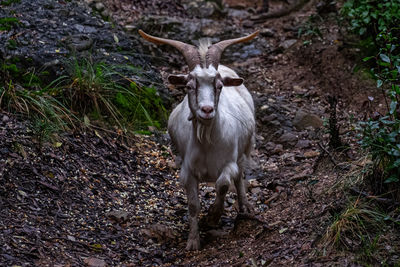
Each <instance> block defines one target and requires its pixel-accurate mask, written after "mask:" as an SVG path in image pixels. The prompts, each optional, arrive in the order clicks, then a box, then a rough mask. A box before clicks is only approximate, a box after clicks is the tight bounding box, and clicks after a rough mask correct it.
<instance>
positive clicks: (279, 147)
mask: <svg viewBox="0 0 400 267" xmlns="http://www.w3.org/2000/svg"><path fill="white" fill-rule="evenodd" d="M271 152H272V154H280V153H282V152H283V146H282V145H281V144H277V145H276V146H275V148H274V149H273V150H272V151H271Z"/></svg>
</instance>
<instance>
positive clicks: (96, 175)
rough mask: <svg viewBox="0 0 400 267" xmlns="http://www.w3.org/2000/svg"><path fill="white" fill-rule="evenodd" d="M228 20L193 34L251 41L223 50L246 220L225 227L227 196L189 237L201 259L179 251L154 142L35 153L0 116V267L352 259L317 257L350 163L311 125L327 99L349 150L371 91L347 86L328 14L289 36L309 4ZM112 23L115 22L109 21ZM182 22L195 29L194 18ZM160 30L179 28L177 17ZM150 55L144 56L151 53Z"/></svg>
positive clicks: (344, 52) (65, 143)
mask: <svg viewBox="0 0 400 267" xmlns="http://www.w3.org/2000/svg"><path fill="white" fill-rule="evenodd" d="M108 2H110V3H113V4H114V6H112V8H114V12H117V11H118V10H119V11H120V10H122V9H121V8H119V7H118V6H117V4H121V3H123V1H121V3H120V2H119V1H108ZM139 2H140V1H139ZM140 3H142V2H140ZM143 3H144V2H143ZM154 3H161V2H158V1H154ZM273 4H274V3H273ZM275 4H277V5H279V6H280V5H281V3H279V2H277V3H275ZM143 5H145V4H143ZM163 5H165V6H164V8H165V9H166V10H167V9H171V8H172V9H173V8H176V6H175V4H171V3H170V2H168V1H165V3H163ZM147 7H150V9H151V6H147ZM112 8H111V11H112V10H113V9H112ZM125 8H127V7H125ZM128 8H129V7H128ZM273 8H274V7H273V6H272V9H273ZM182 10H183V9H181V7H180V8H179V9H178V10H176V14H177V15H178V16H182V17H183V18H184V19H187V17H186V16H188V15H187V14H186V13H185V11H182ZM231 12H233V13H230V15H229V14H228V15H227V17H225V18H224V19H220V20H219V21H218V23H216V24H215V28H216V29H213V28H212V27H209V26H207V25H208V24H207V23H208V22H207V21H205V22H204V21H203V22H204V23H205V24H204V25H206V26H205V27H204V28H203V29H202V31H203V33H204V32H206V33H207V32H208V33H209V32H210V31H211V32H212V31H213V30H216V31H217V32H218V27H222V26H221V25H224V24H227V25H228V26H227V32H229V34H230V35H232V34H234V35H237V34H238V33H237V31H241V30H240V29H243V28H244V26H245V27H247V28H246V32H251V31H253V30H255V29H260V30H261V34H260V36H259V38H258V39H257V41H255V43H254V44H253V45H248V46H242V47H240V48H238V49H237V50H233V49H232V50H228V51H227V53H226V54H225V59H224V60H225V61H226V62H227V64H228V65H229V66H231V67H232V68H234V69H236V70H237V71H238V73H239V74H240V75H241V76H242V77H244V78H245V80H246V85H247V87H248V88H249V89H250V90H251V91H252V94H253V97H254V100H255V103H256V106H257V128H258V129H257V134H258V136H257V147H256V150H255V151H254V153H253V158H254V160H255V161H256V162H257V164H258V167H257V168H254V169H252V170H249V172H248V173H247V179H248V180H249V191H248V196H249V199H250V201H251V202H252V204H253V205H254V207H255V208H256V210H257V218H258V219H257V220H249V219H245V218H242V219H241V218H236V216H237V212H236V209H235V207H236V205H235V194H233V193H228V196H227V200H226V203H225V214H224V215H223V217H222V221H221V224H220V227H219V228H217V229H211V230H210V229H206V228H205V227H202V228H201V236H202V247H203V249H202V250H200V251H197V252H186V251H185V250H184V247H185V242H186V238H187V234H188V229H187V227H188V224H187V215H186V213H187V206H186V196H185V194H184V193H183V190H182V188H181V187H180V185H179V183H178V178H177V176H178V172H177V170H176V169H175V168H174V162H173V155H172V152H171V149H170V147H169V142H168V138H166V136H165V135H163V134H162V133H156V134H155V135H153V136H151V137H143V136H140V137H139V136H137V137H133V138H131V139H126V138H124V137H122V136H120V135H118V133H114V134H109V135H103V134H102V133H99V132H97V131H96V132H95V131H93V132H86V133H76V134H67V135H64V136H61V137H60V138H61V141H60V144H61V145H53V144H48V145H46V146H44V147H43V148H40V149H39V148H37V142H36V140H35V137H34V136H33V135H32V132H31V131H30V130H29V125H26V123H24V122H21V121H20V120H18V119H17V118H15V117H13V116H12V115H10V114H6V113H2V114H1V117H2V118H1V121H0V134H1V135H0V137H1V138H0V141H1V143H0V144H1V150H0V155H1V156H2V157H1V160H0V167H1V170H0V175H1V176H2V179H3V180H2V181H3V182H2V185H1V187H0V197H1V198H0V204H1V207H2V214H1V215H0V216H1V222H0V233H1V236H0V238H1V241H2V243H3V244H4V246H3V248H2V250H1V253H0V254H1V255H0V256H1V262H2V263H4V264H6V265H10V266H11V265H12V264H18V265H24V266H33V265H37V266H84V265H88V266H104V265H105V264H107V265H109V266H157V265H163V266H179V265H189V266H243V265H244V266H246V265H247V266H327V265H330V266H332V265H337V266H353V264H354V263H353V262H354V257H355V255H354V254H352V253H350V252H343V253H340V254H339V253H330V251H329V249H326V248H324V247H323V243H322V242H321V238H322V237H323V235H324V233H325V231H326V228H327V226H328V225H329V224H330V223H331V222H332V220H333V215H334V214H335V213H337V211H338V210H340V209H341V208H342V206H343V203H344V202H345V199H344V196H343V193H342V192H341V191H340V190H336V189H334V188H333V185H335V184H336V183H337V182H338V181H339V180H340V179H341V178H342V177H343V174H344V173H345V172H346V168H347V169H348V168H350V167H351V166H350V163H346V162H350V160H352V159H354V158H355V156H354V155H353V154H354V150H353V149H352V147H351V146H352V145H350V149H349V150H348V152H347V153H344V154H342V155H340V156H339V157H337V155H334V156H335V159H333V160H332V155H328V154H327V153H326V152H324V149H325V148H327V147H328V142H329V140H328V138H329V136H328V134H327V132H326V128H325V127H324V126H323V124H325V123H326V122H327V118H328V117H329V111H330V110H329V104H328V102H327V98H326V96H327V95H328V94H330V95H334V96H340V98H339V105H338V110H339V111H340V112H338V120H339V124H340V125H341V132H342V133H343V134H342V138H343V141H344V142H345V143H347V144H353V143H354V141H353V138H354V134H352V133H351V132H350V133H349V134H346V132H347V130H348V129H350V128H351V127H353V126H354V125H353V124H352V123H353V122H355V121H357V119H358V118H360V117H361V116H362V115H363V114H362V113H359V111H360V110H362V109H363V104H365V101H368V100H367V99H366V98H367V96H366V94H365V93H363V94H361V89H364V90H365V88H367V89H368V88H373V85H368V84H365V83H361V82H360V81H359V80H358V78H357V77H356V76H354V75H351V69H352V68H353V59H354V58H353V55H354V51H350V50H348V49H346V47H345V46H343V39H342V38H343V37H342V36H341V34H340V31H339V29H338V27H337V26H336V20H335V12H331V11H329V12H327V13H323V12H321V11H320V13H319V16H320V17H321V20H320V21H319V22H318V23H317V24H316V25H317V27H318V28H319V30H320V31H321V33H322V38H319V37H318V34H316V33H315V29H314V33H313V32H311V33H312V34H314V35H308V36H307V35H306V36H302V37H299V36H298V31H299V28H301V27H303V29H304V30H310V31H311V30H312V29H313V28H312V27H313V25H311V24H307V21H308V19H309V16H310V15H311V14H317V11H316V5H315V4H313V3H310V4H308V5H305V7H303V9H301V10H300V11H298V12H297V13H293V14H290V15H288V16H285V17H282V18H275V19H271V20H268V21H266V22H265V23H261V24H254V23H253V22H251V21H250V20H248V17H249V16H247V17H245V16H244V15H246V14H244V13H243V11H240V10H236V11H235V10H233V11H232V10H231ZM234 12H236V13H234ZM138 13H140V12H136V13H135V16H136V15H137V14H138ZM243 14H244V15H243ZM157 15H160V14H157ZM247 15H248V13H247ZM118 16H119V19H120V20H121V21H126V19H125V17H124V16H126V14H125V15H124V13H123V12H120V13H118ZM232 16H233V17H234V18H239V17H240V16H244V17H243V18H242V17H240V19H232ZM189 22H190V23H194V24H195V23H198V22H199V19H196V18H194V19H193V18H192V19H191V21H189ZM189 22H188V25H192V24H190V23H189ZM211 22H212V20H211ZM129 23H132V21H131V22H129ZM174 23H175V24H176V23H178V24H179V19H178V22H176V21H175V22H174ZM175 24H174V25H175ZM210 25H211V24H210ZM314 26H315V25H314ZM152 27H154V25H153V26H152ZM234 29H236V32H235V30H234ZM238 29H239V30H238ZM132 35H133V38H137V37H135V36H134V35H135V34H134V33H132ZM169 37H170V38H174V37H175V38H176V39H179V37H181V35H180V34H176V36H174V33H171V36H169ZM232 37H233V36H232ZM152 49H153V50H154V51H155V52H154V51H153V52H154V53H155V55H156V56H160V55H162V54H161V52H160V50H157V48H152ZM237 51H238V53H239V54H238V53H236V54H235V52H237ZM157 53H158V54H157ZM240 53H245V54H246V55H247V58H241V57H240ZM167 58H168V59H169V60H170V61H169V63H170V64H171V65H167V66H163V67H161V66H158V65H157V66H158V68H160V70H161V71H162V74H164V76H165V74H166V73H167V72H169V71H177V67H176V66H181V65H182V64H181V62H180V59H179V57H178V56H176V55H174V54H171V56H168V57H167ZM164 63H166V62H163V64H164ZM364 92H365V91H364ZM370 92H371V94H373V91H372V90H370ZM170 93H171V94H172V95H173V96H174V97H175V98H176V99H179V97H181V96H182V93H179V92H176V91H174V90H172V89H171V92H170ZM374 96H375V95H374ZM375 97H377V96H375ZM367 104H368V102H367ZM370 104H371V103H370ZM350 117H352V118H353V122H352V121H350V119H349V118H350ZM338 162H341V163H342V165H341V166H344V167H345V168H342V167H340V166H338V165H337V163H338ZM200 194H201V199H202V213H201V216H203V215H204V214H205V212H206V211H207V208H208V206H209V205H210V203H211V202H212V200H213V198H214V196H215V194H214V191H213V187H212V186H208V185H203V186H202V188H201V192H200Z"/></svg>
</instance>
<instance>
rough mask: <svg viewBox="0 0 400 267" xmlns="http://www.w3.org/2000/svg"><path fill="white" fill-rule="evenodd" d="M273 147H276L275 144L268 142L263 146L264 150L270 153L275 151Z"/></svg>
mask: <svg viewBox="0 0 400 267" xmlns="http://www.w3.org/2000/svg"><path fill="white" fill-rule="evenodd" d="M275 147H276V144H275V143H274V142H268V143H266V144H265V149H266V150H267V151H272V150H274V149H275Z"/></svg>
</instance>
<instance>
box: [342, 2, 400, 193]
mask: <svg viewBox="0 0 400 267" xmlns="http://www.w3.org/2000/svg"><path fill="white" fill-rule="evenodd" d="M342 14H343V15H344V16H346V17H347V18H348V19H349V24H350V29H351V30H352V31H353V32H354V33H356V34H358V35H359V36H360V38H361V39H362V40H361V42H360V45H361V48H362V49H363V50H364V52H366V53H367V55H368V56H367V57H365V58H364V61H365V62H368V63H370V66H372V68H371V70H370V71H371V74H372V75H373V77H374V78H375V79H376V82H377V87H378V88H380V89H381V90H382V93H383V94H384V95H385V101H386V107H387V114H386V116H383V117H380V118H377V119H375V120H373V119H370V120H369V121H367V122H363V123H361V127H362V133H363V137H362V141H361V144H362V146H363V147H364V148H366V149H368V150H369V151H370V153H371V155H372V158H373V161H374V171H373V172H372V175H371V178H372V179H375V180H376V181H373V183H374V184H375V185H378V184H379V185H380V186H379V188H382V187H383V186H382V185H386V186H385V188H386V191H393V186H395V187H394V188H395V190H394V191H396V190H398V191H400V181H399V177H400V118H399V116H400V114H399V113H400V106H399V103H400V102H399V101H400V45H399V41H400V27H399V25H400V2H399V1H398V0H379V1H378V0H349V1H347V2H346V3H345V4H344V6H343V9H342ZM389 185H391V186H389ZM381 193H384V190H383V192H381ZM399 196H400V195H399Z"/></svg>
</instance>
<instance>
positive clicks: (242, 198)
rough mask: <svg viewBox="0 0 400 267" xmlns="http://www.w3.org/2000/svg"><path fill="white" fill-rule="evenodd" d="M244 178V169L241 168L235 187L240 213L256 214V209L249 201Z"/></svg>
mask: <svg viewBox="0 0 400 267" xmlns="http://www.w3.org/2000/svg"><path fill="white" fill-rule="evenodd" d="M243 178H244V175H243V169H242V168H240V170H239V175H238V176H237V177H236V179H235V187H236V192H237V197H238V204H239V213H245V214H254V208H253V206H252V205H251V204H250V203H249V201H248V200H247V196H246V190H245V186H244V182H243Z"/></svg>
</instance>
